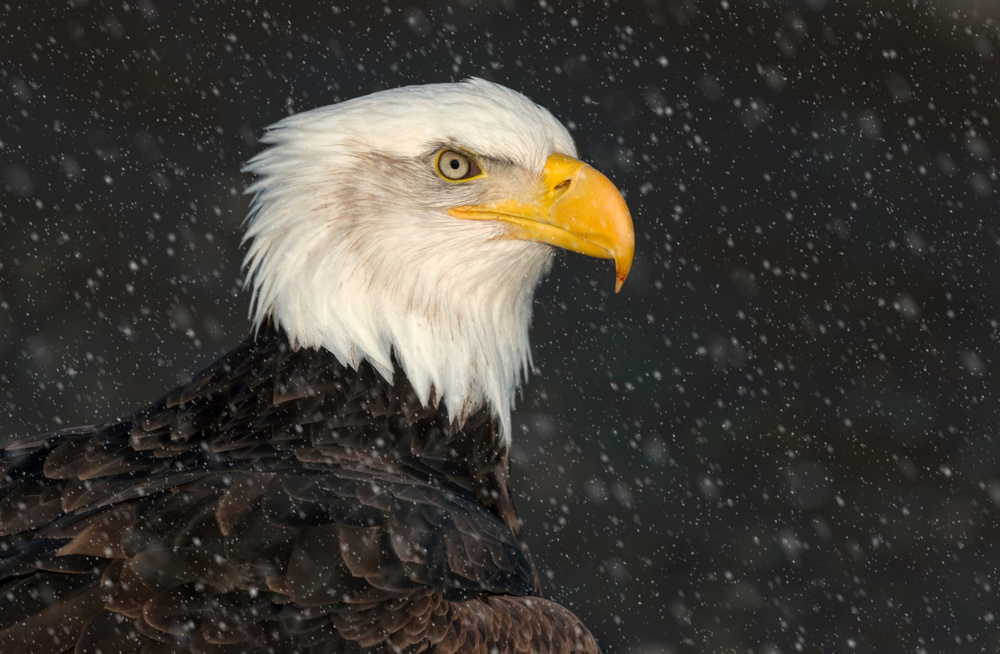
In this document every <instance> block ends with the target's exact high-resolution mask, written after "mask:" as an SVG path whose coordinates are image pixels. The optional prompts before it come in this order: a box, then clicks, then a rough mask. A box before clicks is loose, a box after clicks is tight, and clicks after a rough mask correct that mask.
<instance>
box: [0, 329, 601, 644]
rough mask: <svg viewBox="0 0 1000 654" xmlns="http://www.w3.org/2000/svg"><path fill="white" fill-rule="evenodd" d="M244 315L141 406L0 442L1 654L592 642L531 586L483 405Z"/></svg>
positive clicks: (501, 453)
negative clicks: (217, 355) (218, 343)
mask: <svg viewBox="0 0 1000 654" xmlns="http://www.w3.org/2000/svg"><path fill="white" fill-rule="evenodd" d="M395 380H396V381H395V383H390V382H387V381H386V380H385V379H383V378H382V377H381V376H379V375H378V374H376V373H375V372H374V371H373V370H372V369H371V368H370V367H369V366H368V365H367V364H362V366H361V367H360V368H359V370H357V371H355V370H353V369H351V368H345V367H344V366H342V365H341V364H340V363H338V362H337V360H336V359H335V358H334V357H333V356H332V355H331V354H329V353H328V352H326V351H325V350H310V349H302V350H294V349H292V348H291V347H290V346H289V344H288V341H287V339H286V338H285V337H284V335H283V334H282V333H280V332H279V331H277V330H276V329H274V328H272V327H269V326H265V327H264V328H263V329H262V330H261V331H260V333H259V334H258V335H257V336H255V337H251V338H248V339H247V340H246V341H245V342H244V343H243V344H242V345H241V346H239V347H237V348H236V349H235V350H233V351H232V352H230V353H229V354H228V355H226V356H225V357H223V358H222V359H221V360H219V361H218V362H217V363H215V364H214V365H213V366H211V367H209V368H208V369H207V370H205V371H204V372H202V373H201V374H199V375H198V376H196V378H195V379H194V380H193V381H192V382H191V383H190V384H188V385H186V386H184V387H181V388H178V389H177V390H175V391H173V392H172V393H170V394H169V395H167V396H166V397H165V398H163V399H162V400H160V401H159V402H157V403H156V404H154V405H152V406H150V407H148V408H146V409H143V410H141V411H139V412H137V413H135V414H134V415H132V416H128V417H126V418H123V419H121V420H118V421H115V422H111V423H107V424H103V425H96V426H93V427H86V428H82V429H72V430H67V431H63V432H60V433H57V434H52V435H48V436H44V437H41V438H39V439H36V440H33V441H25V442H20V443H16V444H14V445H11V446H9V447H8V448H7V449H6V450H2V451H0V652H5V653H8V654H9V653H15V652H31V653H39V654H45V653H55V652H68V651H69V652H72V651H75V652H95V653H96V652H102V653H104V654H111V653H113V652H122V653H125V652H206V653H207V652H212V653H215V652H218V653H223V652H261V653H264V652H275V653H284V652H302V653H319V652H369V651H371V652H376V651H377V652H477V653H480V652H481V653H482V654H488V653H491V652H496V653H502V652H553V653H556V652H559V653H566V654H569V653H571V652H574V653H575V652H597V651H599V650H598V648H597V645H596V643H595V641H594V639H593V637H592V636H591V635H590V633H589V632H588V631H587V630H586V628H584V627H583V625H582V624H581V623H580V621H579V620H578V619H577V618H576V617H575V616H574V615H573V614H572V613H570V612H569V611H568V610H566V609H565V608H563V607H561V606H559V605H557V604H555V603H553V602H550V601H547V600H544V599H541V598H539V597H537V596H536V595H537V594H538V588H537V581H536V578H535V573H534V570H533V567H532V563H531V560H530V557H529V555H528V553H527V551H526V549H525V547H524V545H523V543H522V542H521V539H520V533H519V532H520V530H519V526H518V521H517V517H516V515H515V513H514V507H513V504H512V501H511V495H510V492H509V489H508V465H509V462H508V455H507V452H506V451H505V450H504V449H503V448H502V447H500V446H499V445H498V442H497V438H496V436H497V434H496V425H495V424H494V422H493V421H492V420H491V419H490V417H489V414H488V413H487V411H486V410H483V411H481V412H480V413H478V414H476V415H474V416H473V417H472V418H471V419H470V420H468V421H467V422H466V423H465V424H464V425H462V426H460V427H459V426H456V425H453V424H451V423H450V422H449V420H448V418H447V415H446V413H445V412H444V411H443V410H440V411H439V410H437V409H434V408H428V407H424V406H421V405H420V403H419V402H418V401H417V399H416V397H415V396H414V394H413V392H412V391H411V390H410V389H409V387H408V385H407V383H406V380H405V377H404V376H403V374H402V372H400V371H399V370H397V371H396V375H395Z"/></svg>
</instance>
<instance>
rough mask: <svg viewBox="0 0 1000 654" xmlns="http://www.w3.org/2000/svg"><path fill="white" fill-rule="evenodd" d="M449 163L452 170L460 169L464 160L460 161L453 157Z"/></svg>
mask: <svg viewBox="0 0 1000 654" xmlns="http://www.w3.org/2000/svg"><path fill="white" fill-rule="evenodd" d="M448 165H449V166H451V169H452V170H458V168H459V166H461V165H462V162H460V161H459V160H458V159H452V160H451V161H449V162H448Z"/></svg>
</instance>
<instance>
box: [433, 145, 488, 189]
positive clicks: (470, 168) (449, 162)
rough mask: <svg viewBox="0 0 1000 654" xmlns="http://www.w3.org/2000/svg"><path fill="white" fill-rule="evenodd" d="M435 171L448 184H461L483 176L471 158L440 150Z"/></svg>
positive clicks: (452, 151)
mask: <svg viewBox="0 0 1000 654" xmlns="http://www.w3.org/2000/svg"><path fill="white" fill-rule="evenodd" d="M437 171H438V174H439V175H441V177H444V178H445V179H446V180H448V181H449V182H462V181H465V180H467V179H472V178H473V177H479V176H480V175H482V174H483V171H482V169H481V168H480V167H479V164H477V163H476V162H475V160H474V159H472V157H470V156H468V155H465V154H462V153H461V152H456V151H454V150H441V152H439V153H438V156H437Z"/></svg>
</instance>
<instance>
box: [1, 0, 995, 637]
mask: <svg viewBox="0 0 1000 654" xmlns="http://www.w3.org/2000/svg"><path fill="white" fill-rule="evenodd" d="M288 4H292V5H294V6H293V7H279V6H277V5H275V6H272V7H270V8H265V7H264V6H263V5H261V4H255V3H250V2H205V3H199V4H188V3H174V2H163V1H162V0H128V1H127V2H106V3H105V2H72V3H53V4H51V5H50V6H47V5H46V4H45V3H42V2H38V3H13V4H7V5H4V6H3V8H0V34H2V36H0V88H2V92H0V115H2V117H3V123H2V127H0V182H2V183H3V187H2V191H0V196H2V203H0V410H2V413H0V415H2V424H3V429H2V434H0V439H2V440H12V439H14V438H19V437H26V436H30V435H32V434H35V433H37V432H40V431H47V430H53V429H57V428H60V427H66V426H70V425H72V424H79V423H88V422H95V421H101V420H104V419H107V418H111V417H113V416H116V415H119V414H122V413H124V412H127V411H130V410H132V409H134V408H137V407H139V406H142V405H143V404H145V403H147V402H149V401H151V400H153V399H155V398H157V397H158V396H160V395H161V394H162V393H163V392H164V391H165V390H167V389H168V388H170V387H172V386H174V385H175V384H177V383H178V382H181V381H183V380H184V379H185V378H186V377H187V375H189V374H190V373H192V372H194V371H196V370H198V369H199V368H200V367H202V366H204V365H206V364H208V363H209V362H211V361H212V360H213V359H214V358H215V357H217V356H218V355H219V354H221V353H222V352H224V351H225V350H226V349H227V348H229V347H231V346H232V345H234V344H236V343H237V342H239V341H240V340H241V339H242V338H243V336H244V335H245V334H246V333H247V330H248V321H247V318H246V309H247V304H248V297H247V294H246V293H244V292H242V291H241V284H242V278H241V271H240V262H241V259H242V254H243V252H242V250H241V249H240V247H239V239H240V232H241V221H242V220H243V217H244V215H245V213H246V210H247V197H246V196H244V195H242V188H243V186H244V185H245V184H246V182H247V179H246V178H245V177H244V176H243V175H242V174H241V173H240V166H241V165H242V162H244V161H246V159H247V158H248V157H250V156H251V155H252V154H253V153H254V152H256V151H257V146H256V145H255V139H256V138H257V136H259V135H260V134H261V131H262V129H263V128H264V127H265V126H266V125H268V124H270V123H272V122H274V121H276V120H278V119H280V118H281V117H282V116H284V115H285V114H287V113H289V112H293V111H298V110H303V109H308V108H311V107H314V106H318V105H323V104H328V103H331V102H335V101H337V100H340V99H344V98H350V97H354V96H357V95H361V94H364V93H367V92H370V91H374V90H377V89H381V88H386V87H393V86H398V85H402V84H409V83H419V82H431V81H445V80H457V79H461V78H464V77H466V76H469V75H477V76H481V77H485V78H488V79H493V80H496V81H499V82H502V83H504V84H506V85H508V86H511V87H513V88H515V89H518V90H521V91H522V92H524V93H526V94H527V95H529V96H530V97H532V98H533V99H535V100H536V101H537V102H539V103H540V104H542V105H544V106H547V107H549V108H550V109H551V110H552V111H553V112H554V113H555V114H556V116H558V117H559V118H561V119H562V120H563V121H564V122H566V123H567V124H568V125H569V126H570V127H571V130H572V132H573V134H574V136H575V138H576V139H577V142H578V144H579V146H580V150H581V153H582V156H583V157H584V158H585V159H587V160H589V161H591V162H593V163H594V164H595V165H596V166H597V167H598V168H599V169H601V170H603V171H604V172H605V173H607V174H608V175H609V176H610V177H611V178H612V179H613V180H614V181H615V182H616V183H617V184H618V185H619V186H620V188H621V189H622V190H623V191H624V192H625V194H626V195H627V198H628V201H629V204H630V205H631V207H632V210H633V214H634V218H635V223H636V234H637V260H636V265H635V268H634V270H633V272H632V276H631V278H630V279H629V280H628V283H627V284H626V286H625V287H624V289H623V291H622V293H621V294H620V295H617V296H615V295H614V294H613V293H612V292H611V290H612V284H613V274H612V270H611V267H610V264H609V263H608V262H601V261H595V260H590V259H585V258H583V257H578V256H575V255H566V256H563V257H561V259H562V260H561V262H560V263H559V265H558V266H557V269H556V270H555V271H554V273H553V274H552V276H551V278H550V279H549V280H548V281H547V282H546V283H544V285H543V287H542V288H541V290H540V293H539V298H538V302H537V306H536V318H535V325H534V330H533V342H534V349H535V362H536V364H537V366H538V368H539V373H538V374H537V375H535V376H534V378H533V380H532V382H531V383H530V384H529V385H528V386H527V388H526V390H525V393H524V399H523V401H522V402H521V403H520V405H519V407H518V410H517V412H516V415H515V421H516V423H515V424H516V427H515V429H516V434H515V440H516V446H515V452H514V458H515V461H514V474H515V478H516V483H517V489H518V490H519V492H520V495H521V499H520V508H521V512H522V514H523V516H524V518H525V520H526V523H527V530H528V539H529V542H530V544H531V546H532V547H533V549H534V551H535V553H536V557H537V559H538V561H539V563H540V567H541V569H542V571H543V576H544V577H545V578H546V579H547V581H546V586H547V592H548V593H549V595H550V596H552V597H554V598H555V599H557V600H559V601H560V602H563V603H565V604H567V605H569V606H571V607H572V608H573V610H575V611H576V612H577V613H578V614H579V615H580V616H581V617H582V618H583V619H584V620H585V621H586V622H587V624H588V625H590V627H591V628H592V629H593V630H594V632H595V634H596V635H597V636H598V638H599V640H600V641H601V643H602V644H603V645H604V647H605V648H606V649H607V650H608V651H609V652H615V653H625V652H628V653H643V654H645V653H661V652H662V653H667V652H706V653H707V652H754V653H756V652H761V653H764V654H777V653H779V652H780V653H790V652H824V653H834V652H845V653H847V652H889V653H895V652H899V653H903V652H908V653H912V652H928V653H932V652H970V653H971V652H980V651H991V650H992V651H997V650H1000V635H998V634H1000V590H998V588H997V586H998V584H1000V520H998V514H1000V443H998V439H1000V434H998V425H1000V404H998V399H1000V385H998V373H1000V368H998V364H1000V347H998V333H1000V329H998V320H1000V305H998V302H1000V233H998V231H1000V206H998V199H997V198H998V195H997V191H996V187H997V185H998V183H1000V180H998V179H997V165H996V159H995V157H994V155H995V153H996V152H997V149H998V147H1000V145H998V143H997V140H996V134H997V125H998V124H1000V110H998V90H1000V79H998V78H1000V36H998V35H1000V22H998V21H1000V10H998V9H997V8H996V6H995V4H994V3H990V2H981V3H977V2H972V1H969V0H965V1H963V0H951V1H950V2H948V1H945V0H938V1H936V2H920V3H910V2H893V1H884V2H850V1H834V0H811V1H808V2H802V3H796V2H775V1H773V0H771V1H764V0H758V1H753V2H751V1H749V0H742V1H741V0H719V1H716V2H692V1H682V0H645V1H642V2H634V3H618V2H607V3H597V2H594V3H591V2H586V3H585V2H576V3H565V4H563V3H558V2H552V1H544V2H539V3H530V2H521V1H516V0H498V1H496V2H473V1H471V0H469V1H462V0H455V1H454V2H450V3H449V2H444V1H431V2H427V1H425V2H397V1H395V0H393V1H391V2H386V3H384V4H383V3H376V2H372V3H353V2H352V3H346V2H345V3H343V5H338V6H335V5H334V4H328V3H315V2H295V3H288ZM348 4H350V5H352V6H353V5H356V4H357V5H359V6H360V7H361V8H349V7H348V6H344V5H348ZM912 4H917V5H919V7H917V8H914V7H912V6H911V5H912ZM18 5H23V6H18ZM28 5H30V6H28Z"/></svg>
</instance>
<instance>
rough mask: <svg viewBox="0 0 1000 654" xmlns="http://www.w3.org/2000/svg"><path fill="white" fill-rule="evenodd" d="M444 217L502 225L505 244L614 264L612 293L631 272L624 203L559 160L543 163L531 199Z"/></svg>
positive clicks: (609, 187) (578, 167)
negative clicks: (527, 244) (540, 246)
mask: <svg viewBox="0 0 1000 654" xmlns="http://www.w3.org/2000/svg"><path fill="white" fill-rule="evenodd" d="M448 213H450V214H451V215H452V216H454V217H455V218H463V219H466V220H497V221H500V222H503V223H505V224H506V227H507V229H506V232H505V233H504V236H503V237H504V238H511V239H518V240H522V241H538V242H540V243H548V244H549V245H554V246H556V247H561V248H565V249H567V250H572V251H573V252H579V253H580V254H586V255H588V256H591V257H599V258H601V259H614V260H615V274H616V283H615V292H616V293H617V292H618V291H620V290H621V287H622V283H623V282H624V281H625V278H626V277H628V272H629V269H631V268H632V255H633V254H634V252H635V232H634V231H633V230H632V217H631V216H630V215H629V212H628V207H627V206H626V205H625V199H624V198H622V195H621V193H619V192H618V189H616V188H615V185H614V184H612V183H611V180H609V179H608V178H607V177H605V176H604V175H602V174H601V173H599V172H597V171H596V170H594V169H593V168H591V167H590V166H588V165H587V164H585V163H583V162H582V161H578V160H576V159H574V158H572V157H567V156H566V155H564V154H558V153H557V154H553V155H552V156H550V157H549V158H548V160H547V161H546V162H545V169H544V170H543V171H542V179H541V185H540V188H539V189H538V190H537V191H536V192H535V193H534V197H529V198H528V199H526V200H521V199H509V200H503V201H501V202H497V203H494V204H489V205H482V206H470V207H454V208H453V209H451V210H449V211H448Z"/></svg>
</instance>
